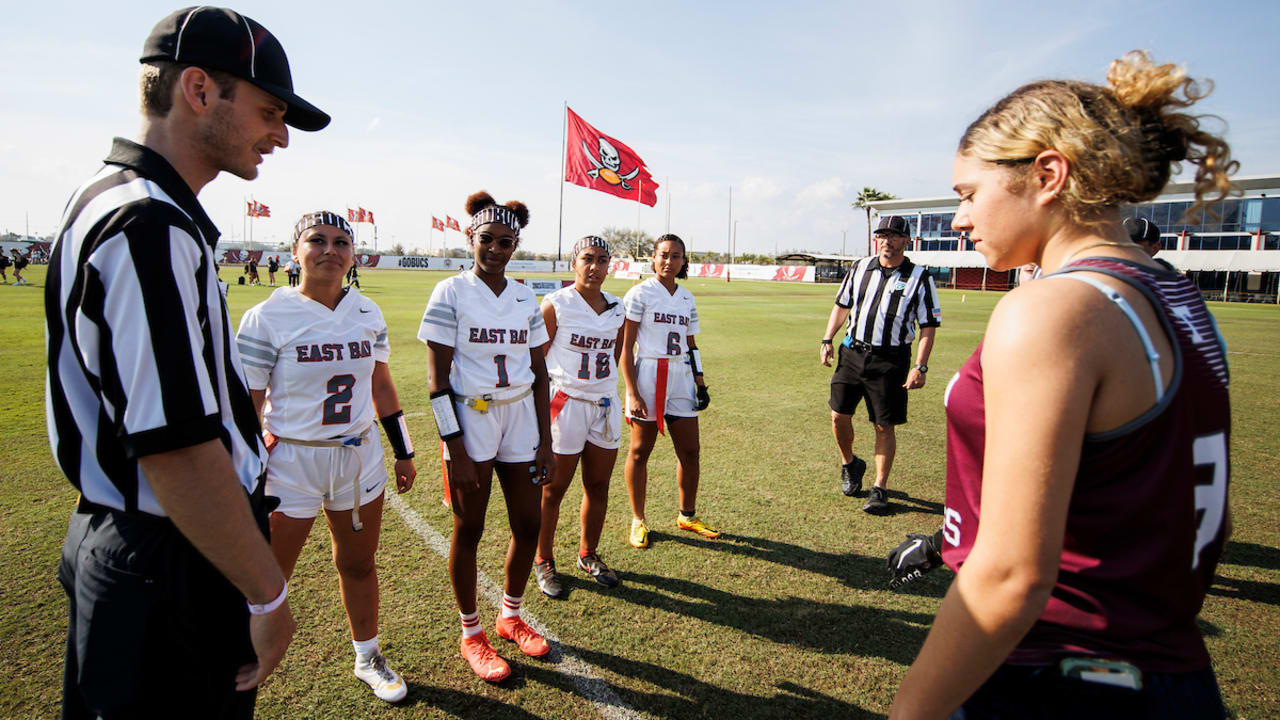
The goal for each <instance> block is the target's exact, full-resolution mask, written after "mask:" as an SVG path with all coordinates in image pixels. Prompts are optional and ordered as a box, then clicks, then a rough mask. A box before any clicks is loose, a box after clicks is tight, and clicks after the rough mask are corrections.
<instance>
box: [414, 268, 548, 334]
mask: <svg viewBox="0 0 1280 720" xmlns="http://www.w3.org/2000/svg"><path fill="white" fill-rule="evenodd" d="M544 332H545V331H544ZM457 337H458V306H457V295H456V294H455V293H454V292H453V288H452V283H450V282H448V281H447V280H446V281H442V282H438V283H436V286H435V287H434V288H433V289H432V290H431V299H430V300H427V309H426V310H425V311H423V313H422V324H421V325H420V326H418V339H419V340H421V341H422V342H424V343H426V342H434V343H439V344H441V345H447V346H449V347H453V346H455V345H456V344H457Z"/></svg>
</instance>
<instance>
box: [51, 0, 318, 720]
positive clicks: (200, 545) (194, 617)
mask: <svg viewBox="0 0 1280 720" xmlns="http://www.w3.org/2000/svg"><path fill="white" fill-rule="evenodd" d="M141 62H142V71H141V82H140V92H141V101H142V102H141V106H142V113H143V119H142V128H141V131H140V133H139V140H138V142H136V143H135V142H130V141H128V140H124V139H121V138H117V139H116V140H115V142H114V144H113V146H112V149H111V153H110V155H108V156H107V158H106V161H105V165H104V166H103V167H102V169H101V170H100V171H98V173H97V174H96V175H94V176H93V178H92V179H90V180H89V181H88V182H86V183H85V184H84V185H82V186H81V187H80V189H79V190H77V191H76V193H75V194H74V195H73V196H72V198H71V201H70V202H69V203H68V204H67V209H66V211H65V215H64V218H63V221H62V226H61V227H60V228H59V230H58V234H57V239H56V241H55V243H54V249H53V254H52V256H51V258H50V265H49V274H48V280H47V283H46V285H45V313H46V336H47V338H48V359H49V368H48V376H47V387H48V397H47V401H46V407H47V409H48V427H49V442H50V444H51V445H52V448H53V453H54V456H55V458H56V460H57V462H58V465H59V467H60V468H61V470H62V472H63V473H64V474H65V475H66V476H67V479H68V480H69V481H70V482H71V484H72V485H74V486H75V487H76V489H77V490H79V491H80V493H81V496H80V499H79V501H78V503H77V506H76V509H75V512H74V513H73V514H72V516H71V521H70V524H69V527H68V529H67V538H66V542H65V544H64V545H63V549H62V559H61V562H60V563H59V566H58V579H59V581H60V582H61V583H62V585H63V587H64V589H65V590H66V593H67V598H68V600H69V604H70V613H69V623H68V628H67V649H66V665H65V673H64V677H63V700H62V717H63V718H77V719H79V718H108V719H110V718H125V717H127V718H153V717H181V718H250V717H252V715H253V706H254V700H255V693H256V690H255V689H254V688H256V686H257V685H258V684H259V683H260V682H262V681H263V680H264V679H265V678H266V677H267V675H269V674H270V673H271V671H272V670H273V669H275V667H276V665H277V664H279V662H280V659H281V657H282V656H283V655H284V652H285V649H286V648H287V647H288V645H289V641H290V639H291V638H292V636H293V631H294V627H295V626H294V620H293V615H292V613H291V612H290V610H289V605H288V603H287V602H286V600H285V598H286V594H287V589H288V588H287V586H286V584H285V581H284V576H283V574H281V572H280V568H279V566H278V565H277V564H276V561H275V559H274V557H273V556H272V554H271V550H270V548H269V547H268V545H267V541H266V538H265V533H266V518H267V513H268V511H269V503H267V502H266V500H265V499H264V497H263V484H262V482H260V476H261V474H262V472H263V468H264V466H265V462H266V451H265V449H264V447H263V445H262V442H261V440H260V438H259V426H258V419H257V416H256V415H255V414H254V410H253V403H252V401H251V400H250V397H249V392H248V390H247V388H246V386H245V382H244V379H243V373H242V371H241V368H240V362H239V354H238V352H237V351H236V344H235V338H234V335H233V333H232V329H231V322H230V319H229V318H228V315H227V309H226V305H225V303H224V301H223V296H222V292H221V291H220V289H219V287H218V280H217V275H216V267H217V263H216V260H215V256H214V246H215V244H216V242H217V239H218V230H217V228H215V227H214V225H213V223H212V222H211V221H210V220H209V217H208V215H206V214H205V211H204V209H203V208H202V207H201V205H200V203H199V201H198V200H197V199H196V195H197V193H199V191H200V190H201V189H202V188H203V187H204V186H205V185H206V184H207V183H208V182H209V181H211V180H213V178H214V177H216V176H217V175H218V173H219V172H221V171H224V170H225V171H227V172H230V173H232V174H234V175H237V176H239V177H241V178H244V179H246V180H251V179H253V178H254V177H256V176H257V174H258V164H259V163H261V162H262V157H263V155H266V154H268V153H270V152H271V151H272V150H274V149H276V148H283V147H285V146H286V145H287V144H288V142H289V132H288V129H287V128H286V127H285V125H286V123H288V124H289V125H292V126H294V127H296V128H299V129H301V130H319V129H321V128H323V127H324V126H325V125H327V124H328V122H329V117H328V116H327V115H325V114H324V113H323V112H320V111H319V110H317V109H316V108H315V107H313V106H311V105H310V104H308V103H307V102H305V101H304V100H302V99H301V98H299V97H297V96H296V95H295V94H294V93H293V90H292V87H293V83H292V79H291V77H290V73H289V66H288V61H287V59H286V58H285V53H284V49H283V48H282V47H281V45H280V43H279V41H277V40H276V39H275V37H273V36H272V35H271V33H269V32H268V31H267V30H266V29H265V28H263V27H262V26H261V25H259V24H258V23H256V22H254V21H253V20H250V19H249V18H246V17H244V16H242V15H239V14H238V13H235V12H233V11H231V10H225V9H220V8H213V7H207V6H206V7H200V8H187V9H185V10H180V11H178V12H176V13H174V14H172V15H170V16H169V17H167V18H165V19H164V20H161V21H160V23H159V24H158V25H156V27H155V28H154V30H152V32H151V35H150V37H148V38H147V40H146V42H145V44H144V46H143V53H142V58H141ZM246 600H247V602H246Z"/></svg>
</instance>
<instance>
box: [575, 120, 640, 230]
mask: <svg viewBox="0 0 1280 720" xmlns="http://www.w3.org/2000/svg"><path fill="white" fill-rule="evenodd" d="M566 112H567V113H568V117H569V135H568V140H567V147H566V150H565V158H564V179H565V180H567V181H568V182H571V183H573V184H574V185H581V186H582V187H585V188H591V189H592V190H599V191H600V192H605V193H609V194H610V195H616V196H618V197H620V198H623V199H626V200H635V201H636V202H642V203H644V204H645V205H648V206H649V207H653V206H654V205H657V204H658V183H656V182H654V181H653V176H652V175H650V174H649V171H648V170H647V169H646V168H645V166H644V160H641V159H640V156H639V155H637V154H636V152H635V151H634V150H632V149H631V148H629V147H627V146H626V144H625V143H622V142H619V141H618V140H615V139H614V138H611V137H609V136H608V135H605V134H604V133H602V132H600V131H599V130H596V129H595V128H593V127H591V125H589V124H587V122H586V121H585V120H583V119H582V118H580V117H578V116H577V114H576V113H574V112H573V110H569V109H568V108H566Z"/></svg>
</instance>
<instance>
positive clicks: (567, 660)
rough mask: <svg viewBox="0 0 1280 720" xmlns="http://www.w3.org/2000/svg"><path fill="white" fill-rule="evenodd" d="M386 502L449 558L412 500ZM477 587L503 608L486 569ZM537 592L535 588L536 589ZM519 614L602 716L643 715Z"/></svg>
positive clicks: (390, 497) (631, 719)
mask: <svg viewBox="0 0 1280 720" xmlns="http://www.w3.org/2000/svg"><path fill="white" fill-rule="evenodd" d="M386 498H387V504H388V505H390V506H391V507H392V508H394V509H395V511H396V512H397V513H399V514H400V517H401V518H403V519H404V522H405V524H406V525H408V526H409V529H410V530H413V531H414V532H415V533H417V535H418V537H420V538H422V542H424V543H426V545H427V547H429V548H431V549H432V550H434V551H435V552H436V554H437V555H439V556H440V557H442V558H445V559H446V560H447V559H448V558H449V538H447V537H445V536H443V535H441V534H440V533H439V532H436V529H435V528H433V527H431V525H430V524H428V523H427V521H426V520H423V519H422V516H421V515H419V514H418V512H417V511H416V510H414V509H413V508H412V507H409V503H407V502H405V501H404V500H403V499H401V498H400V496H398V495H394V494H392V493H387V496H386ZM476 589H477V590H479V592H480V593H481V594H482V595H484V597H485V599H487V600H488V601H489V603H490V604H491V605H493V606H494V607H495V608H500V607H502V586H501V585H499V584H498V583H496V582H494V581H493V580H492V579H490V578H489V576H488V575H485V574H484V573H483V572H477V573H476ZM534 591H535V592H536V587H535V589H534ZM520 617H522V618H524V621H525V622H527V623H529V625H530V626H531V627H532V628H533V629H534V630H537V631H538V632H539V633H541V634H542V636H543V637H544V638H546V639H547V642H548V643H549V644H550V645H551V654H550V655H549V656H548V658H549V660H550V662H551V663H552V664H553V665H555V666H556V667H557V669H558V670H559V671H560V672H561V673H563V674H565V675H568V676H569V677H571V678H572V679H573V684H574V687H576V688H577V689H578V694H579V695H581V696H582V697H584V698H586V699H587V700H590V701H591V703H592V704H593V705H595V706H596V712H598V713H599V714H600V717H602V718H607V719H608V720H639V719H640V718H641V717H643V716H641V715H640V714H639V713H637V712H636V711H635V710H633V709H632V708H631V707H630V706H629V705H627V704H626V703H624V702H623V701H622V699H621V698H619V697H618V696H617V694H616V693H614V692H613V689H612V688H610V687H609V684H608V683H606V682H605V681H604V680H603V679H601V678H600V676H599V675H598V674H596V671H595V668H594V667H593V666H592V665H591V664H589V663H587V662H586V661H585V660H583V659H582V658H580V657H578V656H576V655H574V654H573V653H571V652H568V651H566V650H565V649H564V645H563V644H562V643H561V642H560V638H558V637H556V635H555V633H553V632H551V630H550V629H549V628H547V626H546V625H544V624H543V623H542V621H541V620H539V619H538V618H536V617H534V616H533V615H532V614H531V613H529V612H528V611H521V613H520Z"/></svg>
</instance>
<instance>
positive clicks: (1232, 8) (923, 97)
mask: <svg viewBox="0 0 1280 720" xmlns="http://www.w3.org/2000/svg"><path fill="white" fill-rule="evenodd" d="M890 5H893V6H890ZM177 7H179V5H178V4H177V3H155V2H149V1H139V2H128V3H66V2H57V1H54V2H40V3H21V4H17V5H14V6H13V7H8V8H6V10H5V15H6V22H5V25H6V28H7V29H8V32H7V33H6V40H5V42H4V43H3V44H2V45H0V97H3V98H4V106H5V109H4V111H3V113H0V167H2V168H3V170H2V171H0V230H12V231H16V232H22V230H23V227H24V222H25V217H26V216H27V215H28V214H29V217H30V226H31V230H32V232H33V233H39V234H46V233H50V232H52V231H53V230H54V228H55V227H56V224H57V221H58V215H59V213H60V212H61V211H62V208H63V206H64V204H65V202H66V199H67V197H68V196H69V194H70V192H71V191H72V190H73V189H74V188H75V186H76V185H78V184H79V183H80V182H81V181H82V180H84V179H85V178H87V177H88V175H89V174H90V173H91V172H93V171H94V169H95V168H96V167H97V165H98V163H99V161H100V160H101V158H102V157H103V156H105V154H106V152H107V150H108V148H109V143H110V138H111V137H112V136H114V135H122V136H126V137H132V136H134V135H135V134H136V132H137V128H138V115H137V100H136V93H137V91H136V85H137V56H138V53H139V50H140V49H141V46H142V41H143V39H144V38H145V36H146V34H147V33H148V32H149V30H150V28H151V27H152V25H154V24H155V22H156V21H157V20H159V19H160V18H161V17H163V16H164V15H166V14H168V13H169V12H171V11H172V10H174V9H176V8H177ZM235 7H236V9H237V10H239V11H241V12H243V13H245V14H247V15H249V16H250V17H253V18H254V19H255V20H258V21H259V22H261V23H262V24H264V25H265V26H266V27H267V28H269V29H270V30H271V31H272V32H274V33H275V34H276V36H277V37H279V38H280V39H281V41H282V43H283V44H284V46H285V48H286V50H287V52H288V53H289V59H290V63H291V65H292V66H293V75H294V85H295V87H296V88H297V90H298V91H299V93H300V94H302V96H303V97H306V98H307V99H309V100H310V101H312V102H313V103H315V104H316V105H318V106H320V107H321V108H323V109H324V110H326V111H327V112H329V113H330V114H331V115H332V116H333V118H334V121H333V124H332V125H331V126H330V127H329V128H328V129H326V130H324V131H321V132H319V133H301V132H296V131H295V132H293V133H292V134H291V138H290V147H289V148H288V149H286V150H284V151H279V152H278V153H277V154H276V155H274V156H272V157H269V158H267V160H266V162H265V163H264V164H263V166H262V172H261V175H260V176H259V179H258V180H256V181H254V182H252V183H248V182H244V181H242V180H239V179H238V178H234V177H231V176H228V175H223V176H221V177H219V178H218V179H217V180H215V181H214V182H213V183H211V184H210V185H209V186H207V187H206V188H205V190H204V191H203V192H202V193H201V196H200V197H201V201H202V202H203V203H204V205H205V207H206V209H208V211H209V213H210V215H211V216H212V218H213V219H214V221H215V222H216V223H217V224H218V225H219V227H220V228H221V230H222V231H223V234H224V238H226V239H237V240H238V239H239V238H240V237H241V235H242V225H243V221H242V215H243V208H244V205H243V202H242V200H243V199H244V198H247V197H250V196H252V197H254V198H256V199H257V200H259V201H261V202H263V203H266V204H268V205H269V206H270V207H271V209H272V216H273V217H272V218H270V219H264V220H258V221H256V226H255V229H254V236H255V238H256V239H259V240H264V239H267V240H270V239H276V240H283V239H285V238H287V237H288V235H289V233H290V230H291V227H292V223H293V221H294V220H296V218H297V216H298V215H300V214H301V213H302V212H305V211H308V210H312V209H316V208H321V207H323V208H330V209H335V210H339V211H341V210H342V209H343V208H345V207H348V206H355V205H356V204H360V205H363V206H364V207H366V208H369V209H371V210H373V211H374V212H375V213H376V216H377V219H378V221H379V228H378V236H379V246H380V247H382V248H386V247H388V246H390V245H391V244H392V243H394V242H399V243H403V244H405V245H406V246H417V247H426V246H427V243H428V241H430V242H431V245H432V247H438V246H439V244H440V242H441V234H440V233H439V232H435V233H430V232H429V228H430V216H431V215H433V214H434V215H436V216H438V217H443V216H444V215H445V214H449V215H452V216H453V217H455V218H459V219H460V220H464V221H465V219H466V216H465V213H464V212H463V209H462V206H463V201H464V200H465V198H466V196H467V195H468V194H470V193H471V192H473V191H475V190H478V189H481V188H484V189H487V190H489V191H490V192H491V193H492V194H493V195H494V196H495V197H496V198H498V199H499V200H500V201H505V200H507V199H520V200H523V201H525V202H526V203H527V204H528V205H529V206H530V209H531V211H532V219H531V223H530V225H529V227H528V228H527V229H526V230H525V232H524V236H523V243H524V246H525V248H526V249H531V250H534V251H538V252H547V251H551V252H554V251H555V248H556V243H557V234H558V231H559V227H558V219H557V218H558V211H559V202H560V200H559V198H560V187H559V184H558V182H557V179H558V177H559V169H560V152H561V149H560V148H561V124H562V112H563V111H562V109H563V105H564V103H565V102H566V101H567V102H568V104H569V105H570V107H572V108H573V109H574V110H575V111H576V112H577V113H578V114H580V115H581V116H582V117H583V118H584V119H585V120H587V121H588V122H590V123H592V124H593V125H595V127H597V128H598V129H600V130H601V131H603V132H605V133H608V134H610V135H613V136H614V137H617V138H618V139H620V140H622V141H624V142H626V143H627V144H628V145H630V146H631V147H632V148H633V149H635V150H636V151H637V152H638V153H639V154H640V155H641V156H642V157H643V158H644V160H645V162H646V164H647V165H648V167H649V170H650V172H652V173H653V175H654V177H655V178H656V179H657V180H658V182H660V183H662V184H663V188H662V189H661V190H660V191H659V193H660V202H659V204H658V206H657V207H656V208H648V207H643V208H641V207H639V206H637V205H636V204H635V203H632V202H627V201H623V200H619V199H617V198H614V197H612V196H609V195H605V194H603V193H596V192H592V191H589V190H586V189H583V188H579V187H576V186H572V185H566V186H565V188H564V231H563V233H564V238H565V246H566V247H568V246H569V245H571V244H572V240H573V238H576V237H578V236H581V235H583V234H587V233H594V232H599V231H600V230H601V229H602V228H603V227H604V226H606V225H613V226H625V227H635V226H636V225H637V223H638V224H639V226H640V227H641V228H642V229H644V230H646V231H648V232H650V233H651V234H660V233H662V232H664V231H665V230H666V217H667V204H668V193H667V190H668V189H670V191H671V193H670V215H671V230H672V231H673V232H676V233H678V234H680V235H682V236H684V237H685V238H686V239H687V240H689V241H690V243H691V245H692V248H693V249H694V250H699V249H716V250H725V249H727V243H728V234H729V233H728V221H729V210H730V208H729V188H730V186H732V187H733V217H734V219H736V220H737V221H738V230H737V248H738V251H739V252H740V253H741V252H765V253H772V252H773V251H774V249H775V247H776V248H778V249H788V248H804V249H809V250H814V251H819V252H839V251H840V248H841V233H842V231H847V233H848V245H847V247H848V250H849V252H851V253H852V252H855V251H857V250H858V249H859V248H860V247H861V246H862V243H865V237H866V227H865V224H864V220H863V214H862V212H861V211H854V210H852V209H851V208H850V203H851V202H852V201H853V199H854V197H855V195H856V194H857V191H858V190H859V189H860V188H861V187H863V186H867V185H870V186H874V187H878V188H880V189H882V190H886V191H889V192H892V193H894V194H896V195H898V196H900V197H921V196H939V195H946V194H949V193H950V189H949V188H950V184H951V183H950V174H951V159H952V155H953V152H954V148H955V143H956V141H957V139H958V138H959V135H960V133H961V132H962V131H963V129H964V128H965V126H966V125H967V124H968V123H969V122H970V121H972V120H973V119H974V118H975V117H976V116H977V115H978V114H979V113H981V112H982V110H983V109H985V108H986V107H987V106H988V105H990V104H991V103H992V102H994V101H995V100H996V99H998V98H999V97H1000V96H1001V95H1003V94H1004V93H1006V92H1008V91H1010V90H1012V89H1014V88H1015V87H1017V86H1018V85H1020V84H1022V83H1024V82H1027V81H1030V80H1034V79H1040V78H1049V77H1069V78H1075V79H1083V80H1091V81H1097V82H1101V81H1102V80H1103V79H1104V75H1105V72H1106V67H1107V64H1108V63H1109V62H1110V61H1111V60H1112V59H1113V58H1115V57H1119V56H1120V55H1123V54H1124V53H1125V52H1127V51H1128V50H1131V49H1135V48H1142V49H1149V50H1151V51H1152V52H1153V53H1154V55H1155V57H1156V59H1157V60H1160V61H1172V62H1178V63H1181V64H1184V65H1186V67H1187V68H1188V70H1189V71H1190V73H1191V74H1192V76H1194V77H1208V78H1212V79H1213V80H1214V81H1215V82H1216V86H1217V90H1216V92H1215V93H1214V94H1213V95H1212V96H1211V97H1210V98H1209V99H1208V100H1206V101H1204V102H1203V103H1202V104H1201V105H1198V106H1197V109H1198V110H1200V111H1202V112H1209V113H1215V114H1217V115H1220V116H1222V117H1223V118H1224V119H1225V120H1226V121H1227V123H1228V128H1229V129H1228V132H1227V138H1228V140H1229V141H1230V142H1231V143H1232V147H1233V151H1234V154H1235V156H1236V157H1237V158H1238V159H1239V160H1240V161H1241V164H1242V168H1241V174H1245V175H1254V174H1263V173H1277V172H1280V94H1278V93H1276V92H1275V88H1276V86H1277V77H1276V76H1275V74H1274V70H1273V69H1271V68H1274V57H1273V55H1272V53H1273V51H1272V50H1269V48H1270V47H1271V46H1272V44H1273V43H1274V41H1275V38H1276V37H1278V36H1280V4H1277V3H1273V2H1240V3H1186V2H1158V3H1156V2H1117V1H1115V0H1112V1H1111V2H1071V3H1055V4H1048V3H1028V2H1008V3H996V2H969V3H964V4H961V3H950V2H914V3H910V4H906V3H903V4H887V3H877V4H871V3H855V2H845V3H814V2H791V3H777V2H736V3H719V2H702V3H674V2H647V3H622V4H605V3H588V2H544V3H536V4H535V3H505V2H492V3H485V4H483V5H479V4H466V5H463V4H461V3H457V4H452V3H451V4H435V3H430V2H425V3H393V2H386V3H384V2H378V1H377V0H368V1H367V2H361V3H350V2H346V3H331V2H307V3H302V2H259V1H253V2H245V3H240V4H238V5H236V6H235ZM476 8H483V11H482V10H479V9H476ZM360 232H361V239H362V240H367V241H370V242H371V241H372V232H371V230H370V228H369V226H367V225H365V226H362V227H361V229H360ZM447 242H448V244H449V245H450V246H451V247H456V246H457V245H458V243H459V242H461V237H460V236H459V235H458V233H455V232H450V233H449V234H448V236H447Z"/></svg>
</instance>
